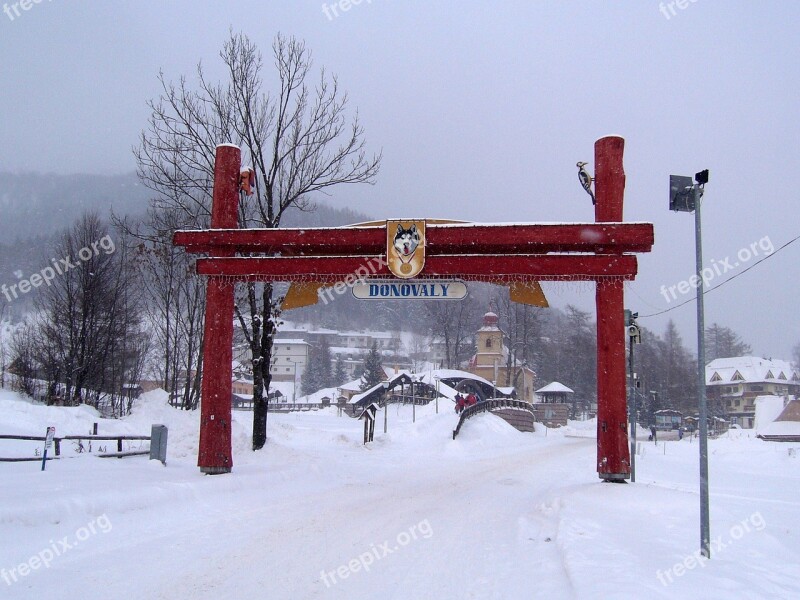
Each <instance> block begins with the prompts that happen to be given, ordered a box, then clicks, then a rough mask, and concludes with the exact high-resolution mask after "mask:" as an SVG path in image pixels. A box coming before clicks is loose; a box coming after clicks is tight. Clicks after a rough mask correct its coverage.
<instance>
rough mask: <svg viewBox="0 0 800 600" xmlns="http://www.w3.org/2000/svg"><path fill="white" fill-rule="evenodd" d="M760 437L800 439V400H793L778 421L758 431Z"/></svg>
mask: <svg viewBox="0 0 800 600" xmlns="http://www.w3.org/2000/svg"><path fill="white" fill-rule="evenodd" d="M758 435H763V436H781V437H800V400H791V401H790V402H789V404H787V405H786V408H784V409H783V411H782V412H781V414H780V415H778V418H777V419H775V420H774V421H773V422H772V423H769V424H767V425H765V426H764V427H762V428H760V429H759V430H758Z"/></svg>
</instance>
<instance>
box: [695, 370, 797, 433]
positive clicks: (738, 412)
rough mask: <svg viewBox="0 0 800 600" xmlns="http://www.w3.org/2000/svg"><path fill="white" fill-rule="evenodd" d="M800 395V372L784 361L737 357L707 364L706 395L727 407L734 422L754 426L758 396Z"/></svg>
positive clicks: (732, 422)
mask: <svg viewBox="0 0 800 600" xmlns="http://www.w3.org/2000/svg"><path fill="white" fill-rule="evenodd" d="M799 394H800V374H798V372H797V370H795V369H794V368H793V367H792V365H791V364H790V363H789V362H787V361H785V360H778V359H771V358H760V357H758V356H736V357H732V358H718V359H716V360H712V361H711V362H710V363H708V364H707V365H706V395H707V396H708V398H709V399H710V400H712V401H716V402H717V403H719V404H721V405H722V406H723V407H724V409H725V411H726V413H727V415H728V418H729V419H730V423H731V425H739V426H740V427H743V428H745V429H751V428H752V427H753V426H754V425H755V416H756V408H755V399H756V398H757V397H758V396H766V395H772V396H780V397H782V398H788V396H789V395H795V396H797V395H799Z"/></svg>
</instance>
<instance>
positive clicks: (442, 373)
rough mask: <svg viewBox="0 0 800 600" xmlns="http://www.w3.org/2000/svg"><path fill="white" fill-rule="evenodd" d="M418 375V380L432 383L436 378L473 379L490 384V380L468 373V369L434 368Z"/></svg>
mask: <svg viewBox="0 0 800 600" xmlns="http://www.w3.org/2000/svg"><path fill="white" fill-rule="evenodd" d="M418 377H419V380H420V381H424V382H425V383H431V384H434V385H435V383H436V380H437V379H473V380H475V381H480V382H481V383H485V384H486V385H488V386H491V385H492V382H491V381H489V380H488V379H484V378H483V377H480V376H479V375H475V374H473V373H470V372H469V371H459V370H457V369H436V370H434V371H425V372H424V373H420V374H418Z"/></svg>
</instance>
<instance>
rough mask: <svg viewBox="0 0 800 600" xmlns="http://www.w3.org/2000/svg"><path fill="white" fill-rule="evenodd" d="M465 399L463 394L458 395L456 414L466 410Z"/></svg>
mask: <svg viewBox="0 0 800 600" xmlns="http://www.w3.org/2000/svg"><path fill="white" fill-rule="evenodd" d="M464 404H465V403H464V397H463V396H462V395H461V394H456V413H460V412H461V411H462V410H464Z"/></svg>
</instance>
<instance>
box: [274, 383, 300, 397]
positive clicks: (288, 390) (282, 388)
mask: <svg viewBox="0 0 800 600" xmlns="http://www.w3.org/2000/svg"><path fill="white" fill-rule="evenodd" d="M275 391H279V392H280V393H281V394H283V396H284V397H286V398H291V397H292V394H293V393H294V383H293V382H291V381H271V382H270V384H269V393H270V394H272V393H274V392H275Z"/></svg>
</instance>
